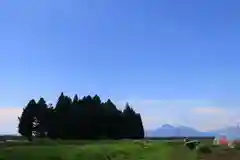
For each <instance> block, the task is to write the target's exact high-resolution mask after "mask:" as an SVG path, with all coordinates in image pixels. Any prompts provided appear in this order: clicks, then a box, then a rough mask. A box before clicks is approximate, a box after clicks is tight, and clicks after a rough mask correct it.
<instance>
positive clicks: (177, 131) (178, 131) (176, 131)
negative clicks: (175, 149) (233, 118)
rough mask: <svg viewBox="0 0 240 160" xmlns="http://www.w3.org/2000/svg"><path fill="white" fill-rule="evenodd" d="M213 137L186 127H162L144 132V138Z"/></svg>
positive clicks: (166, 125)
mask: <svg viewBox="0 0 240 160" xmlns="http://www.w3.org/2000/svg"><path fill="white" fill-rule="evenodd" d="M209 136H215V134H214V133H208V132H200V131H198V130H196V129H194V128H190V127H186V126H178V127H175V126H172V125H169V124H165V125H162V126H161V127H159V128H157V129H156V130H152V131H146V137H209Z"/></svg>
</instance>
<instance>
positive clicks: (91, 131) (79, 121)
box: [18, 93, 144, 140]
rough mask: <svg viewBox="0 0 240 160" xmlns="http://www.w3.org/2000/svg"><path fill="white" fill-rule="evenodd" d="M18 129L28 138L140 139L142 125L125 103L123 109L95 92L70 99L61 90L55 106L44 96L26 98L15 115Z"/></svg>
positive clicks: (142, 136) (138, 117)
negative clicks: (26, 101) (19, 113)
mask: <svg viewBox="0 0 240 160" xmlns="http://www.w3.org/2000/svg"><path fill="white" fill-rule="evenodd" d="M18 131H19V133H20V134H21V135H23V136H25V137H27V138H28V139H29V140H31V139H32V136H34V137H40V138H42V137H48V138H51V139H123V138H124V139H125V138H129V139H141V138H144V128H143V125H142V119H141V115H140V114H139V113H136V112H135V111H134V109H133V108H131V107H130V105H129V104H128V103H126V106H125V109H124V110H123V111H121V110H119V109H117V107H116V105H115V104H114V103H113V102H112V101H111V100H110V99H108V100H107V101H106V102H102V101H101V99H100V97H99V96H98V95H95V96H93V97H91V96H90V95H88V96H84V97H83V98H79V97H78V96H77V95H75V96H74V98H73V100H72V99H71V98H70V97H68V96H65V95H64V93H61V94H60V96H59V98H58V101H57V104H56V106H55V107H53V106H52V105H47V104H46V101H45V100H44V98H40V99H39V101H38V102H37V103H36V102H35V100H31V101H29V103H28V105H27V106H26V107H25V108H24V109H23V112H22V115H21V117H19V125H18Z"/></svg>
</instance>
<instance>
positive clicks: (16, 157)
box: [0, 140, 240, 160]
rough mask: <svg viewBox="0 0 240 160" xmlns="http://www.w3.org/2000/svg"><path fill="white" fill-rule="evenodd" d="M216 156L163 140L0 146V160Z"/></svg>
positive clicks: (224, 151)
mask: <svg viewBox="0 0 240 160" xmlns="http://www.w3.org/2000/svg"><path fill="white" fill-rule="evenodd" d="M205 145H206V146H209V147H210V148H211V150H212V151H213V152H214V153H215V152H216V153H221V154H219V155H223V154H225V155H226V154H227V153H228V149H226V148H224V147H223V148H222V147H213V146H211V145H210V143H207V142H206V143H205ZM233 152H234V154H235V155H237V153H238V152H239V153H240V151H238V150H237V149H235V150H234V151H233V150H232V153H233ZM214 153H210V154H209V155H208V154H203V155H202V156H200V154H201V153H200V152H199V151H190V150H189V149H188V148H186V147H185V146H183V142H182V141H163V140H152V141H140V140H139V141H132V140H121V141H61V140H58V141H49V140H37V141H34V142H33V143H28V142H23V143H21V142H18V143H16V142H13V143H5V144H0V160H199V159H200V158H201V157H204V158H205V159H206V160H208V159H211V157H213V159H216V156H217V154H216V156H215V155H214ZM210 155H211V156H210ZM199 157H200V158H199Z"/></svg>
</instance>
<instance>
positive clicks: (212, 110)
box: [193, 107, 226, 114]
mask: <svg viewBox="0 0 240 160" xmlns="http://www.w3.org/2000/svg"><path fill="white" fill-rule="evenodd" d="M193 112H195V113H197V114H224V113H226V111H225V109H223V108H219V107H196V108H193Z"/></svg>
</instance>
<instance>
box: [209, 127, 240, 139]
mask: <svg viewBox="0 0 240 160" xmlns="http://www.w3.org/2000/svg"><path fill="white" fill-rule="evenodd" d="M211 132H212V133H214V134H216V135H226V136H227V137H229V138H232V139H240V128H238V127H236V126H230V127H225V128H222V129H218V130H213V131H211Z"/></svg>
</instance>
